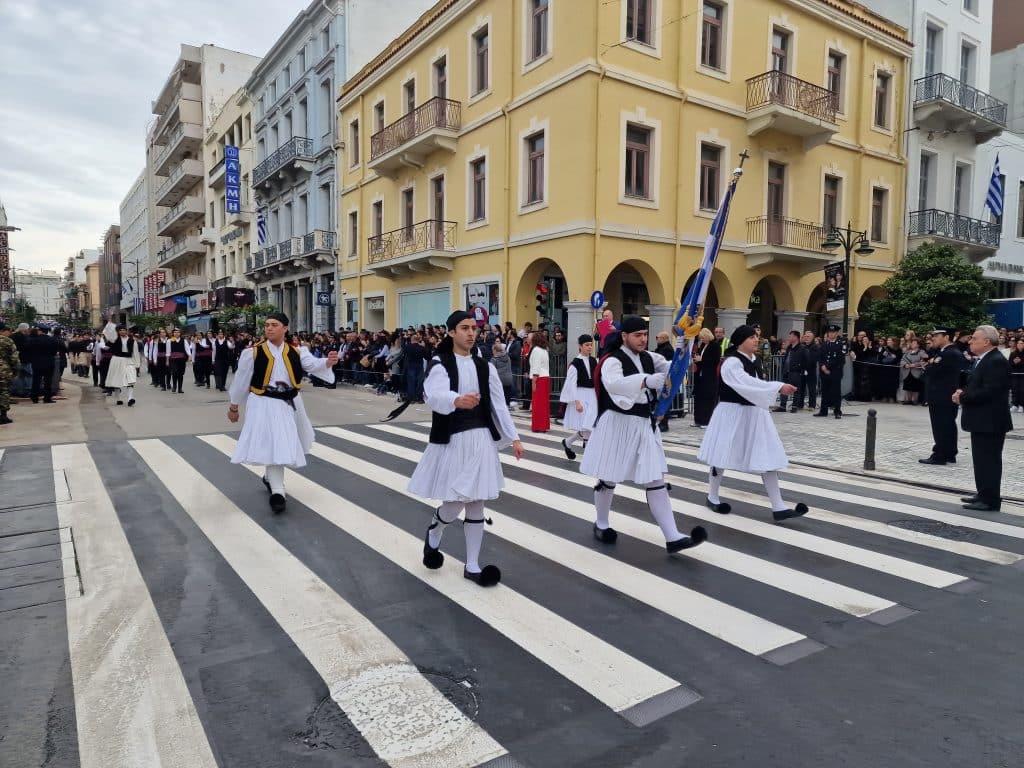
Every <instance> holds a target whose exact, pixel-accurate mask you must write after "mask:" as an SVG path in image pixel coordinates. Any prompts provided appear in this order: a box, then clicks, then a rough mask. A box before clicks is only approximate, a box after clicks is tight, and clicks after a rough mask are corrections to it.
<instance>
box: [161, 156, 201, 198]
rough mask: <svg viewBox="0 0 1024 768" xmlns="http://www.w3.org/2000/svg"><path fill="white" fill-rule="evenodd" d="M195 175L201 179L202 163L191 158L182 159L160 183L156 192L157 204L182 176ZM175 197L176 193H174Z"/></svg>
mask: <svg viewBox="0 0 1024 768" xmlns="http://www.w3.org/2000/svg"><path fill="white" fill-rule="evenodd" d="M186 175H188V176H191V177H196V178H197V179H202V177H203V165H202V163H200V162H199V161H198V160H195V159H193V158H186V159H184V160H182V161H181V162H180V163H178V165H177V166H176V167H175V169H174V170H173V171H172V172H171V174H170V175H169V176H168V177H167V181H165V182H164V183H163V184H161V185H160V189H159V190H157V193H156V202H157V205H160V204H161V202H160V201H161V200H163V199H164V198H166V197H167V195H168V193H170V192H171V190H173V189H174V187H175V185H177V183H178V182H179V181H180V180H181V178H182V177H183V176H186ZM175 197H177V195H175ZM168 202H170V201H168Z"/></svg>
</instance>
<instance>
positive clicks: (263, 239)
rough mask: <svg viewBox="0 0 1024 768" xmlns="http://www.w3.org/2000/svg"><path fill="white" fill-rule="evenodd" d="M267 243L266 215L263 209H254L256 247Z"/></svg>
mask: <svg viewBox="0 0 1024 768" xmlns="http://www.w3.org/2000/svg"><path fill="white" fill-rule="evenodd" d="M266 244H267V217H266V216H264V215H263V211H256V247H257V248H262V247H263V246H265V245H266Z"/></svg>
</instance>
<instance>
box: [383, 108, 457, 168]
mask: <svg viewBox="0 0 1024 768" xmlns="http://www.w3.org/2000/svg"><path fill="white" fill-rule="evenodd" d="M461 126H462V103H461V102H458V101H453V100H451V99H442V98H441V97H440V96H435V97H434V98H432V99H430V100H429V101H425V102H423V103H422V104H420V105H419V106H418V107H416V109H414V110H413V111H412V112H409V113H407V114H405V115H402V117H400V118H398V119H397V120H396V121H395V122H393V123H391V125H388V126H386V127H384V128H382V129H381V130H379V131H377V133H375V134H373V136H371V137H370V159H371V160H374V159H376V158H378V157H380V156H381V155H386V154H387V153H388V152H391V151H392V150H395V149H398V148H399V147H400V146H402V145H403V144H405V143H406V142H408V141H410V140H412V139H414V138H416V137H417V136H419V135H420V134H423V133H426V132H427V131H429V130H431V129H434V128H444V129H448V130H452V131H457V130H459V128H460V127H461Z"/></svg>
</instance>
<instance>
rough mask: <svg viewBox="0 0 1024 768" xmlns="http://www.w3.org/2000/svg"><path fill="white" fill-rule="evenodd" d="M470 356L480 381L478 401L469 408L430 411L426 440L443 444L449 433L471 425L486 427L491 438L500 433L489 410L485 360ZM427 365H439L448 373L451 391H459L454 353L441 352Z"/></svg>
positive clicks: (489, 389)
mask: <svg viewBox="0 0 1024 768" xmlns="http://www.w3.org/2000/svg"><path fill="white" fill-rule="evenodd" d="M470 359H471V360H472V361H473V365H475V366H476V380H477V381H478V382H479V384H480V402H479V403H478V404H477V406H476V408H472V409H469V410H467V409H465V408H456V409H455V410H454V411H452V412H451V413H449V414H440V413H438V412H437V411H434V413H433V415H432V418H431V423H430V442H432V443H436V444H438V445H447V444H448V443H450V442H451V439H452V435H455V434H458V433H459V432H467V431H469V430H471V429H487V430H489V431H490V433H491V438H492V439H493V440H495V441H497V440H499V439H500V437H501V433H499V432H498V427H497V426H496V425H495V423H494V415H493V414H492V413H491V376H490V366H489V364H488V363H487V361H486V360H484V359H482V358H479V357H477V356H476V355H472V356H471V357H470ZM430 365H431V367H433V366H435V365H440V366H443V367H444V370H445V372H446V373H447V374H448V382H449V387H451V391H452V392H458V391H459V366H458V363H457V362H456V360H455V355H454V353H451V352H449V353H446V354H443V355H441V356H440V357H439V358H438V359H437V360H433V361H431V363H430ZM502 396H504V395H502Z"/></svg>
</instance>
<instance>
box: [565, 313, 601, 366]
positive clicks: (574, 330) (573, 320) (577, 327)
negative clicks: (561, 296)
mask: <svg viewBox="0 0 1024 768" xmlns="http://www.w3.org/2000/svg"><path fill="white" fill-rule="evenodd" d="M564 307H565V313H566V321H565V324H566V329H565V342H566V343H565V346H566V349H568V350H570V353H569V358H570V359H572V358H573V357H575V356H576V339H578V338H579V337H580V336H582V335H583V334H584V333H589V334H591V335H593V333H594V308H593V307H592V306H590V302H589V301H567V302H565V304H564ZM594 352H595V354H596V353H597V345H596V344H595V345H594Z"/></svg>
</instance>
